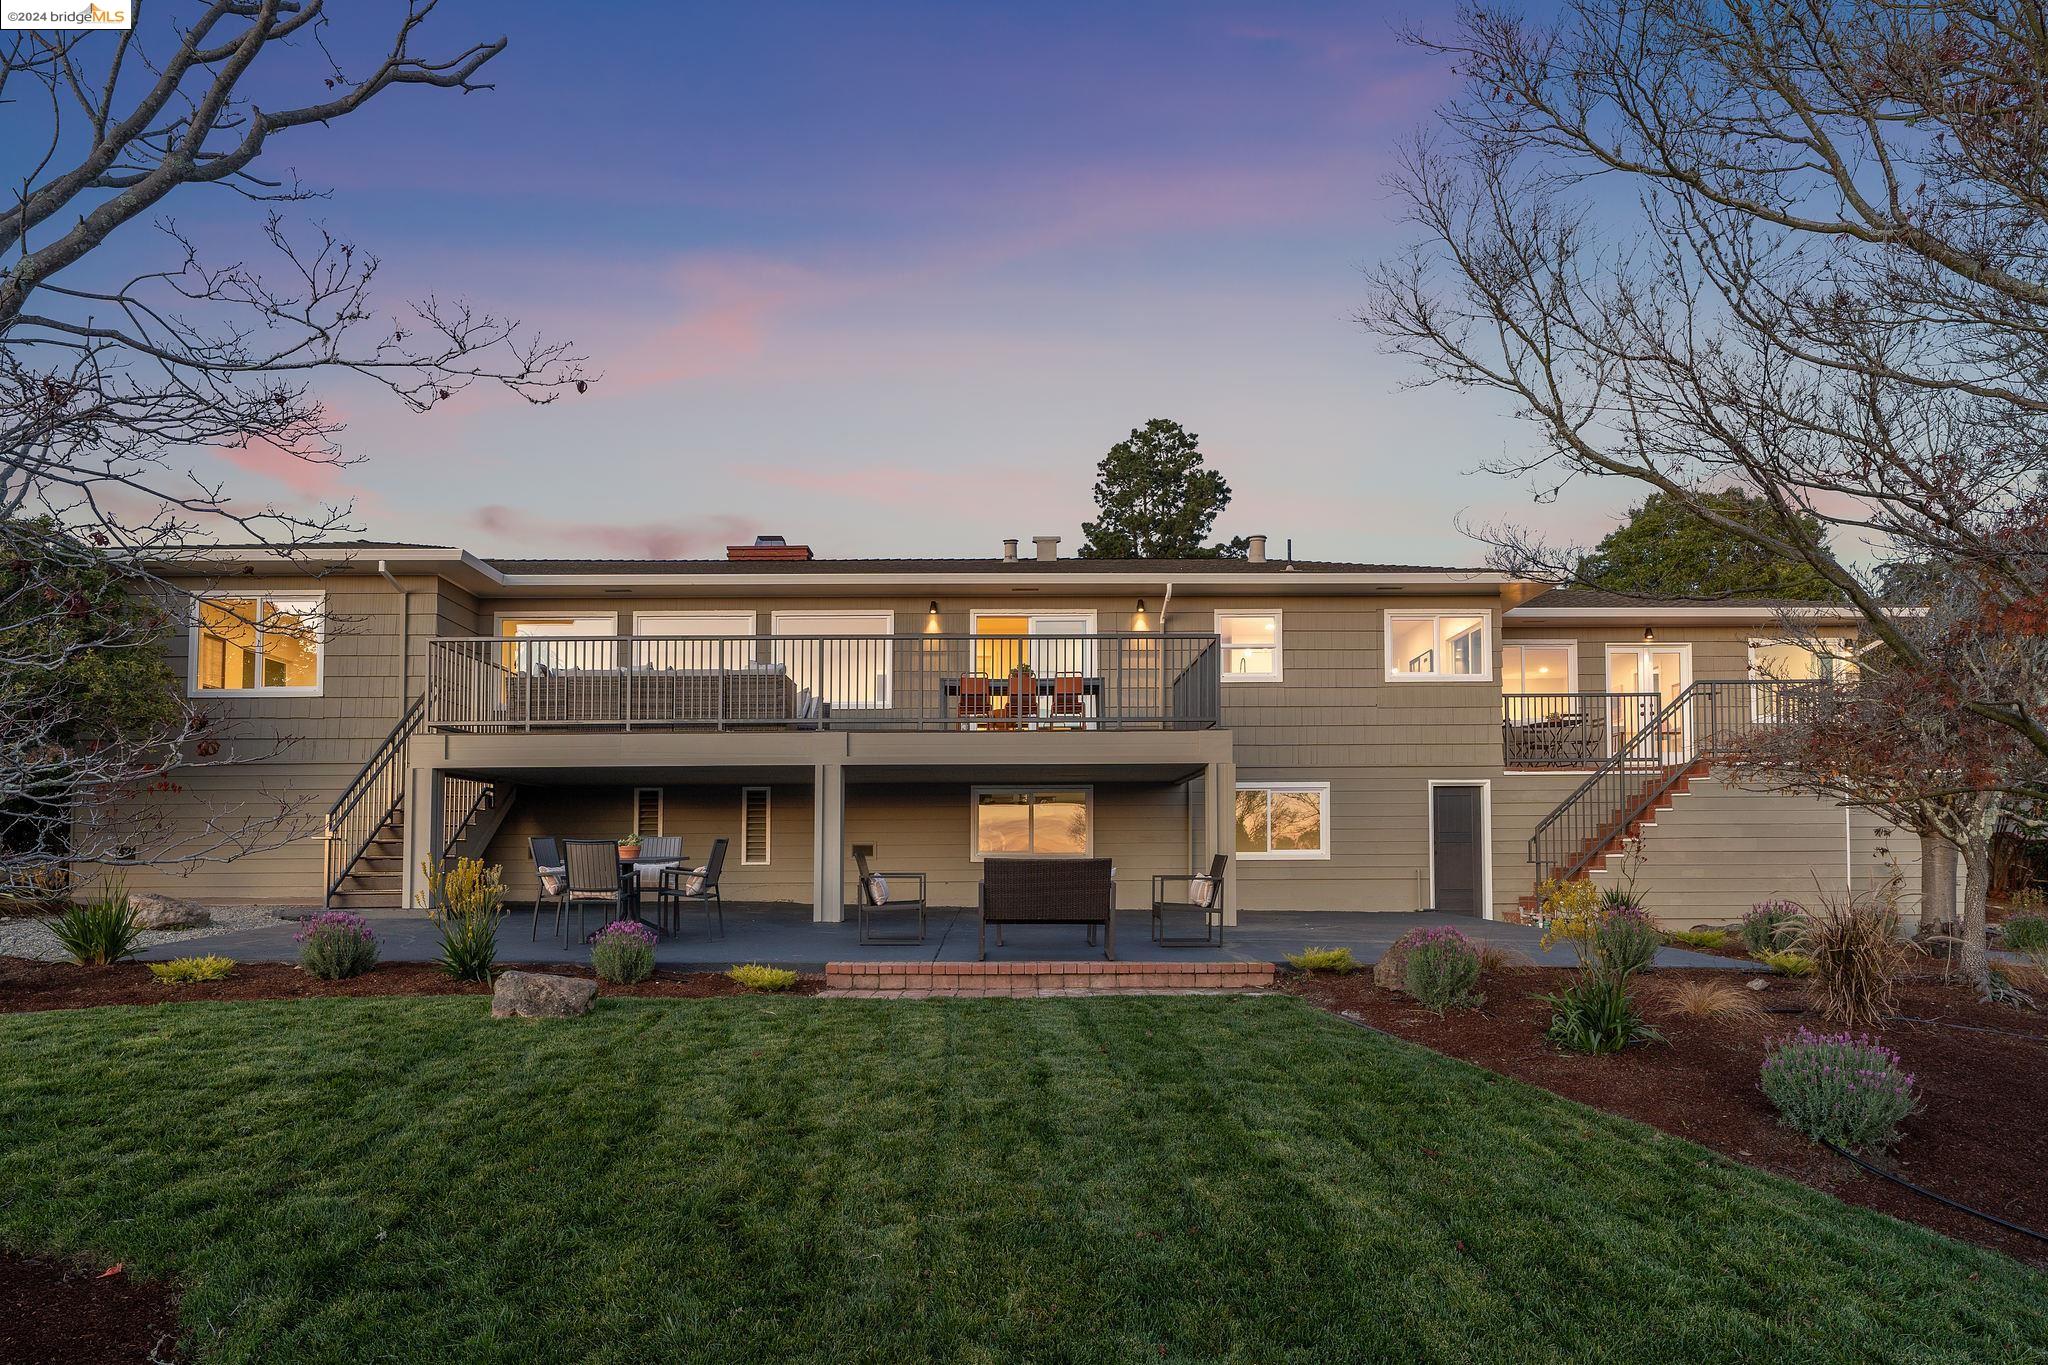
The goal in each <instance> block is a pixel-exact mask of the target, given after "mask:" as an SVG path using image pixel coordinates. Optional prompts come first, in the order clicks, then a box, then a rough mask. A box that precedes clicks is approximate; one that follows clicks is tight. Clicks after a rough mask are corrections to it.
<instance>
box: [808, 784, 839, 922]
mask: <svg viewBox="0 0 2048 1365" xmlns="http://www.w3.org/2000/svg"><path fill="white" fill-rule="evenodd" d="M811 773H812V778H811V812H812V814H811V832H812V836H813V841H814V843H813V847H812V850H811V918H812V919H813V920H815V921H816V922H818V923H820V924H837V923H839V922H840V921H841V920H843V919H844V918H846V872H845V869H846V765H845V764H844V763H819V764H814V765H813V766H812V769H811Z"/></svg>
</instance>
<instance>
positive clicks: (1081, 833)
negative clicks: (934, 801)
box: [971, 787, 1095, 862]
mask: <svg viewBox="0 0 2048 1365" xmlns="http://www.w3.org/2000/svg"><path fill="white" fill-rule="evenodd" d="M973 799H974V811H973V819H974V831H973V844H972V848H971V853H972V856H973V858H974V861H976V862H979V861H981V860H982V859H983V858H1086V857H1089V856H1091V855H1092V854H1093V853H1094V850H1095V791H1094V789H1093V788H1092V787H976V788H975V789H974V798H973Z"/></svg>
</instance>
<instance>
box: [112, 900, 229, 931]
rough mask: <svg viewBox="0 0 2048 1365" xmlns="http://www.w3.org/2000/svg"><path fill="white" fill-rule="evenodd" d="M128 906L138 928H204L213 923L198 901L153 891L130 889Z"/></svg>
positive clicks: (211, 917) (210, 916)
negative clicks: (183, 899)
mask: <svg viewBox="0 0 2048 1365" xmlns="http://www.w3.org/2000/svg"><path fill="white" fill-rule="evenodd" d="M128 908H129V910H131V911H132V912H134V915H135V924H136V927H137V928H140V929H154V930H164V929H204V928H205V927H206V926H207V925H209V924H211V923H213V916H212V915H211V914H210V913H208V912H207V909H206V907H205V906H203V905H201V904H200V903H199V902H198V901H182V900H179V899H178V898H177V897H176V896H160V895H158V894H157V893H156V892H154V891H131V892H130V893H129V894H128Z"/></svg>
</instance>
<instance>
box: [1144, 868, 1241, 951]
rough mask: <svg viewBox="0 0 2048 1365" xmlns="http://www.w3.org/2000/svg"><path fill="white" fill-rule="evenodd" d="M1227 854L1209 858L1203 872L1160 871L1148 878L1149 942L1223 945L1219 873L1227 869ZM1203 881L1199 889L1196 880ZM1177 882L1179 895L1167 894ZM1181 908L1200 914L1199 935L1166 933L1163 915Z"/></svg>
mask: <svg viewBox="0 0 2048 1365" xmlns="http://www.w3.org/2000/svg"><path fill="white" fill-rule="evenodd" d="M1229 867H1230V855H1229V854H1227V853H1219V854H1217V855H1216V856H1215V857H1213V858H1211V859H1210V860H1209V870H1208V871H1207V872H1205V873H1200V874H1196V873H1192V872H1178V873H1167V872H1163V873H1160V874H1159V875H1158V876H1155V877H1154V878H1152V941H1153V942H1154V943H1156V944H1158V945H1159V946H1160V947H1162V948H1220V947H1222V946H1223V874H1224V873H1225V872H1226V871H1228V870H1229ZM1203 881H1206V882H1207V886H1208V889H1207V890H1206V891H1203V890H1202V889H1201V887H1200V886H1198V885H1197V883H1199V882H1203ZM1176 884H1178V885H1179V887H1180V888H1181V892H1180V895H1179V896H1178V897H1177V898H1176V897H1171V896H1168V895H1167V888H1168V887H1170V886H1173V885H1176ZM1180 910H1185V911H1187V912H1189V913H1190V914H1193V915H1198V916H1200V917H1201V921H1202V932H1201V934H1200V935H1199V936H1196V935H1190V934H1179V935H1174V934H1168V933H1167V932H1166V916H1167V914H1168V913H1169V912H1174V911H1180Z"/></svg>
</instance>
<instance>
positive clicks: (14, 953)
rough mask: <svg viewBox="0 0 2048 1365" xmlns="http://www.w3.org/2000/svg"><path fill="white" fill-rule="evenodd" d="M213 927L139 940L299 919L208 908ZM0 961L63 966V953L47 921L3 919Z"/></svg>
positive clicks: (272, 910) (263, 909)
mask: <svg viewBox="0 0 2048 1365" xmlns="http://www.w3.org/2000/svg"><path fill="white" fill-rule="evenodd" d="M207 911H208V913H209V914H211V915H212V916H213V923H212V924H209V925H207V926H206V927H205V928H204V929H152V930H149V931H147V932H145V933H143V934H142V936H141V937H140V938H138V939H137V940H136V945H137V946H138V947H142V948H150V947H154V946H155V945H157V944H159V943H185V942H188V941H190V940H193V939H204V938H215V937H217V936H219V935H221V934H233V933H239V932H240V931H242V930H244V929H257V928H261V927H262V926H264V925H266V924H275V923H277V922H278V920H280V919H283V918H294V919H295V918H297V917H298V912H297V911H295V910H292V909H289V908H282V907H278V906H273V905H226V906H209V907H207ZM0 957H25V958H28V959H30V960H32V961H36V962H62V961H63V960H64V950H63V949H62V948H60V947H58V946H57V940H56V937H55V936H54V935H52V934H51V933H50V921H49V920H47V919H0Z"/></svg>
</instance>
